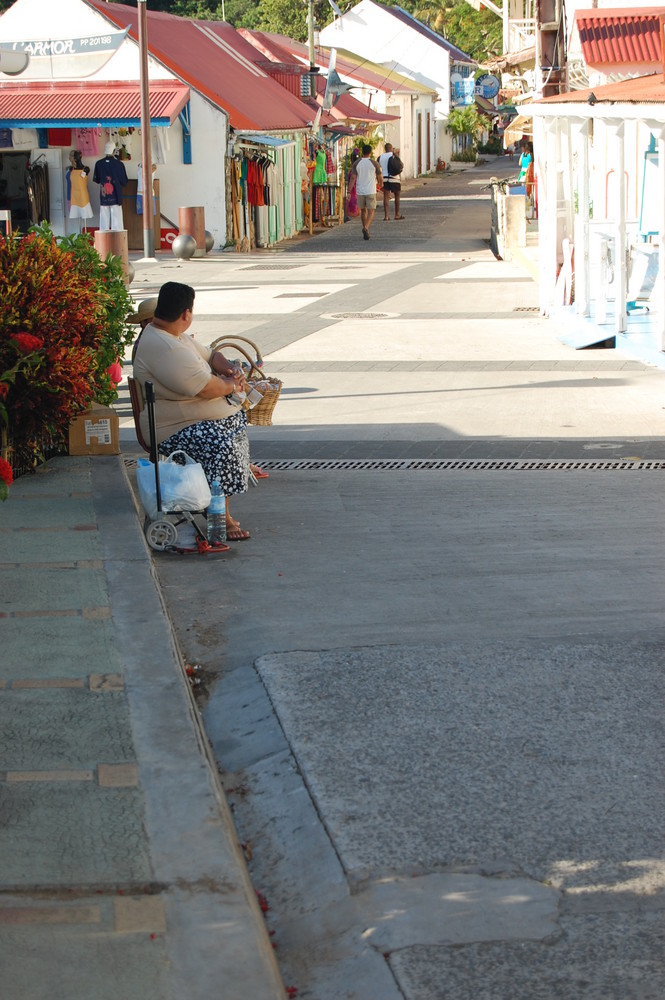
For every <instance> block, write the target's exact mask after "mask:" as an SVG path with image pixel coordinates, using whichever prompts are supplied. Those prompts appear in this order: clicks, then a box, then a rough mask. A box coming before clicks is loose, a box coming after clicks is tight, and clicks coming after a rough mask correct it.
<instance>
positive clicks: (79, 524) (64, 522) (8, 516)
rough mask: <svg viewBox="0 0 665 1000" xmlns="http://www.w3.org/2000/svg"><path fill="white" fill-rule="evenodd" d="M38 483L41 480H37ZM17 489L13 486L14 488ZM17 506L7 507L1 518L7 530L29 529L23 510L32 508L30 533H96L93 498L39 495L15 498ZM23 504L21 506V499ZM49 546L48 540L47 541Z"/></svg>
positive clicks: (13, 504)
mask: <svg viewBox="0 0 665 1000" xmlns="http://www.w3.org/2000/svg"><path fill="white" fill-rule="evenodd" d="M36 481H38V480H36ZM12 488H13V487H12ZM13 499H14V501H15V502H14V503H10V504H5V506H4V508H3V511H2V518H0V527H2V528H3V529H8V528H9V529H11V528H23V529H24V530H26V523H25V522H26V511H25V509H24V508H23V507H22V505H23V504H28V505H29V507H30V512H29V515H28V516H29V518H30V530H33V531H34V530H36V531H44V532H46V531H48V532H49V536H51V535H52V534H60V533H64V531H65V529H67V528H69V529H72V528H75V529H77V530H78V531H85V530H88V531H93V530H94V528H95V520H94V514H93V507H92V503H91V498H90V496H83V497H77V496H63V495H51V496H45V495H43V494H42V495H39V494H37V495H36V496H34V498H31V499H29V500H28V499H27V498H26V497H25V496H24V497H19V496H18V495H16V496H14V498H13ZM19 499H20V500H21V501H22V503H20V504H19V503H18V500H19ZM47 544H48V540H47Z"/></svg>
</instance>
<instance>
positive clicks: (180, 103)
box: [0, 80, 189, 128]
mask: <svg viewBox="0 0 665 1000" xmlns="http://www.w3.org/2000/svg"><path fill="white" fill-rule="evenodd" d="M188 100H189V87H187V86H185V84H183V83H180V82H178V81H176V80H164V81H154V80H151V81H150V124H151V125H152V126H153V127H157V126H168V125H172V124H173V122H174V121H175V120H176V118H177V117H178V115H179V114H180V112H181V111H182V109H183V108H184V107H185V105H186V104H187V102H188ZM121 125H133V126H135V127H138V126H140V125H141V88H140V85H139V84H138V83H132V82H127V81H105V82H103V83H99V82H95V83H90V82H88V81H84V80H82V81H80V82H75V83H64V82H59V81H58V82H48V83H33V82H26V83H16V82H14V81H12V82H11V83H4V81H3V82H2V83H0V127H2V128H21V127H23V128H25V127H32V128H59V127H66V128H67V127H69V128H98V127H106V128H114V127H118V126H121Z"/></svg>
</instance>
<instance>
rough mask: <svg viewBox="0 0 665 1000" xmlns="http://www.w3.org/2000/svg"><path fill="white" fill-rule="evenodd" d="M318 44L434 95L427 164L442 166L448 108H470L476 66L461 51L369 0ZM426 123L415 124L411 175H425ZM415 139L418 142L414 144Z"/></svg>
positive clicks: (447, 150) (448, 142)
mask: <svg viewBox="0 0 665 1000" xmlns="http://www.w3.org/2000/svg"><path fill="white" fill-rule="evenodd" d="M320 37H321V44H322V45H325V46H328V47H330V48H337V49H340V50H348V51H350V52H354V53H356V55H358V56H361V57H363V58H366V59H371V60H372V61H373V62H375V63H380V64H381V65H383V66H385V67H386V68H387V69H395V70H397V72H398V73H400V74H401V75H402V76H405V77H408V78H409V79H412V80H416V81H418V82H419V83H421V84H424V85H425V86H426V87H431V88H433V89H435V90H436V92H437V93H438V96H439V100H438V102H437V103H436V105H435V111H434V121H433V123H432V125H433V147H434V148H433V149H430V156H429V159H430V160H431V161H432V162H433V163H436V161H437V159H442V160H446V161H448V160H449V159H450V155H451V152H452V139H451V136H450V135H449V134H448V133H447V132H446V123H447V121H448V115H449V114H450V109H451V107H454V106H455V105H465V104H473V101H474V87H473V76H474V71H475V69H476V63H474V61H473V60H472V59H471V57H470V56H468V55H467V54H466V53H465V52H462V51H461V50H460V49H458V48H456V47H455V46H454V45H452V44H451V43H450V42H448V41H446V39H445V38H443V37H442V36H441V35H439V34H437V33H436V32H435V31H432V30H431V28H428V27H426V25H424V24H422V23H421V22H420V21H418V20H417V19H416V18H414V17H412V16H411V15H410V14H407V13H406V11H404V10H402V8H401V7H384V6H382V5H381V4H378V3H375V2H374V0H360V3H359V4H357V5H356V6H355V7H353V8H352V9H351V10H349V11H347V12H346V13H345V14H343V15H342V16H341V17H338V18H336V19H335V20H334V21H333V22H332V23H331V24H329V25H328V26H327V27H325V28H324V29H323V30H322V31H321V36H320ZM425 126H426V123H425V121H423V120H422V119H421V121H420V123H418V122H416V143H415V149H414V157H415V161H414V165H413V171H414V173H416V174H418V173H426V172H427V171H426V170H425V166H424V164H425V163H426V161H427V151H426V149H425V145H424V144H425V143H426V141H427V135H428V133H427V129H426V127H425ZM418 136H420V142H418Z"/></svg>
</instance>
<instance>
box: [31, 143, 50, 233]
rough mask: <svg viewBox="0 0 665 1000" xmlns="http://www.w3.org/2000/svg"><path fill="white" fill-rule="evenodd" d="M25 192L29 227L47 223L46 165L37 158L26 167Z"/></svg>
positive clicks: (48, 202) (48, 209) (47, 189)
mask: <svg viewBox="0 0 665 1000" xmlns="http://www.w3.org/2000/svg"><path fill="white" fill-rule="evenodd" d="M25 191H26V198H27V209H28V222H29V223H30V225H31V226H36V225H38V224H39V223H40V222H48V221H49V218H50V215H51V205H50V198H49V186H48V165H47V164H46V163H45V162H41V163H40V162H39V158H38V159H37V160H36V161H35V162H34V163H29V164H28V166H27V167H26V170H25Z"/></svg>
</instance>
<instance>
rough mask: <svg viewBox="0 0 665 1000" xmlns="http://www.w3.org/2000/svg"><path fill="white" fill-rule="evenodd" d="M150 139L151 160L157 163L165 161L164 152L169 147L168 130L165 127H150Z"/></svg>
mask: <svg viewBox="0 0 665 1000" xmlns="http://www.w3.org/2000/svg"><path fill="white" fill-rule="evenodd" d="M150 141H151V146H152V162H153V163H157V164H163V163H166V154H167V152H168V150H169V149H170V148H171V142H170V139H169V130H168V129H167V128H153V129H151V130H150Z"/></svg>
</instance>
